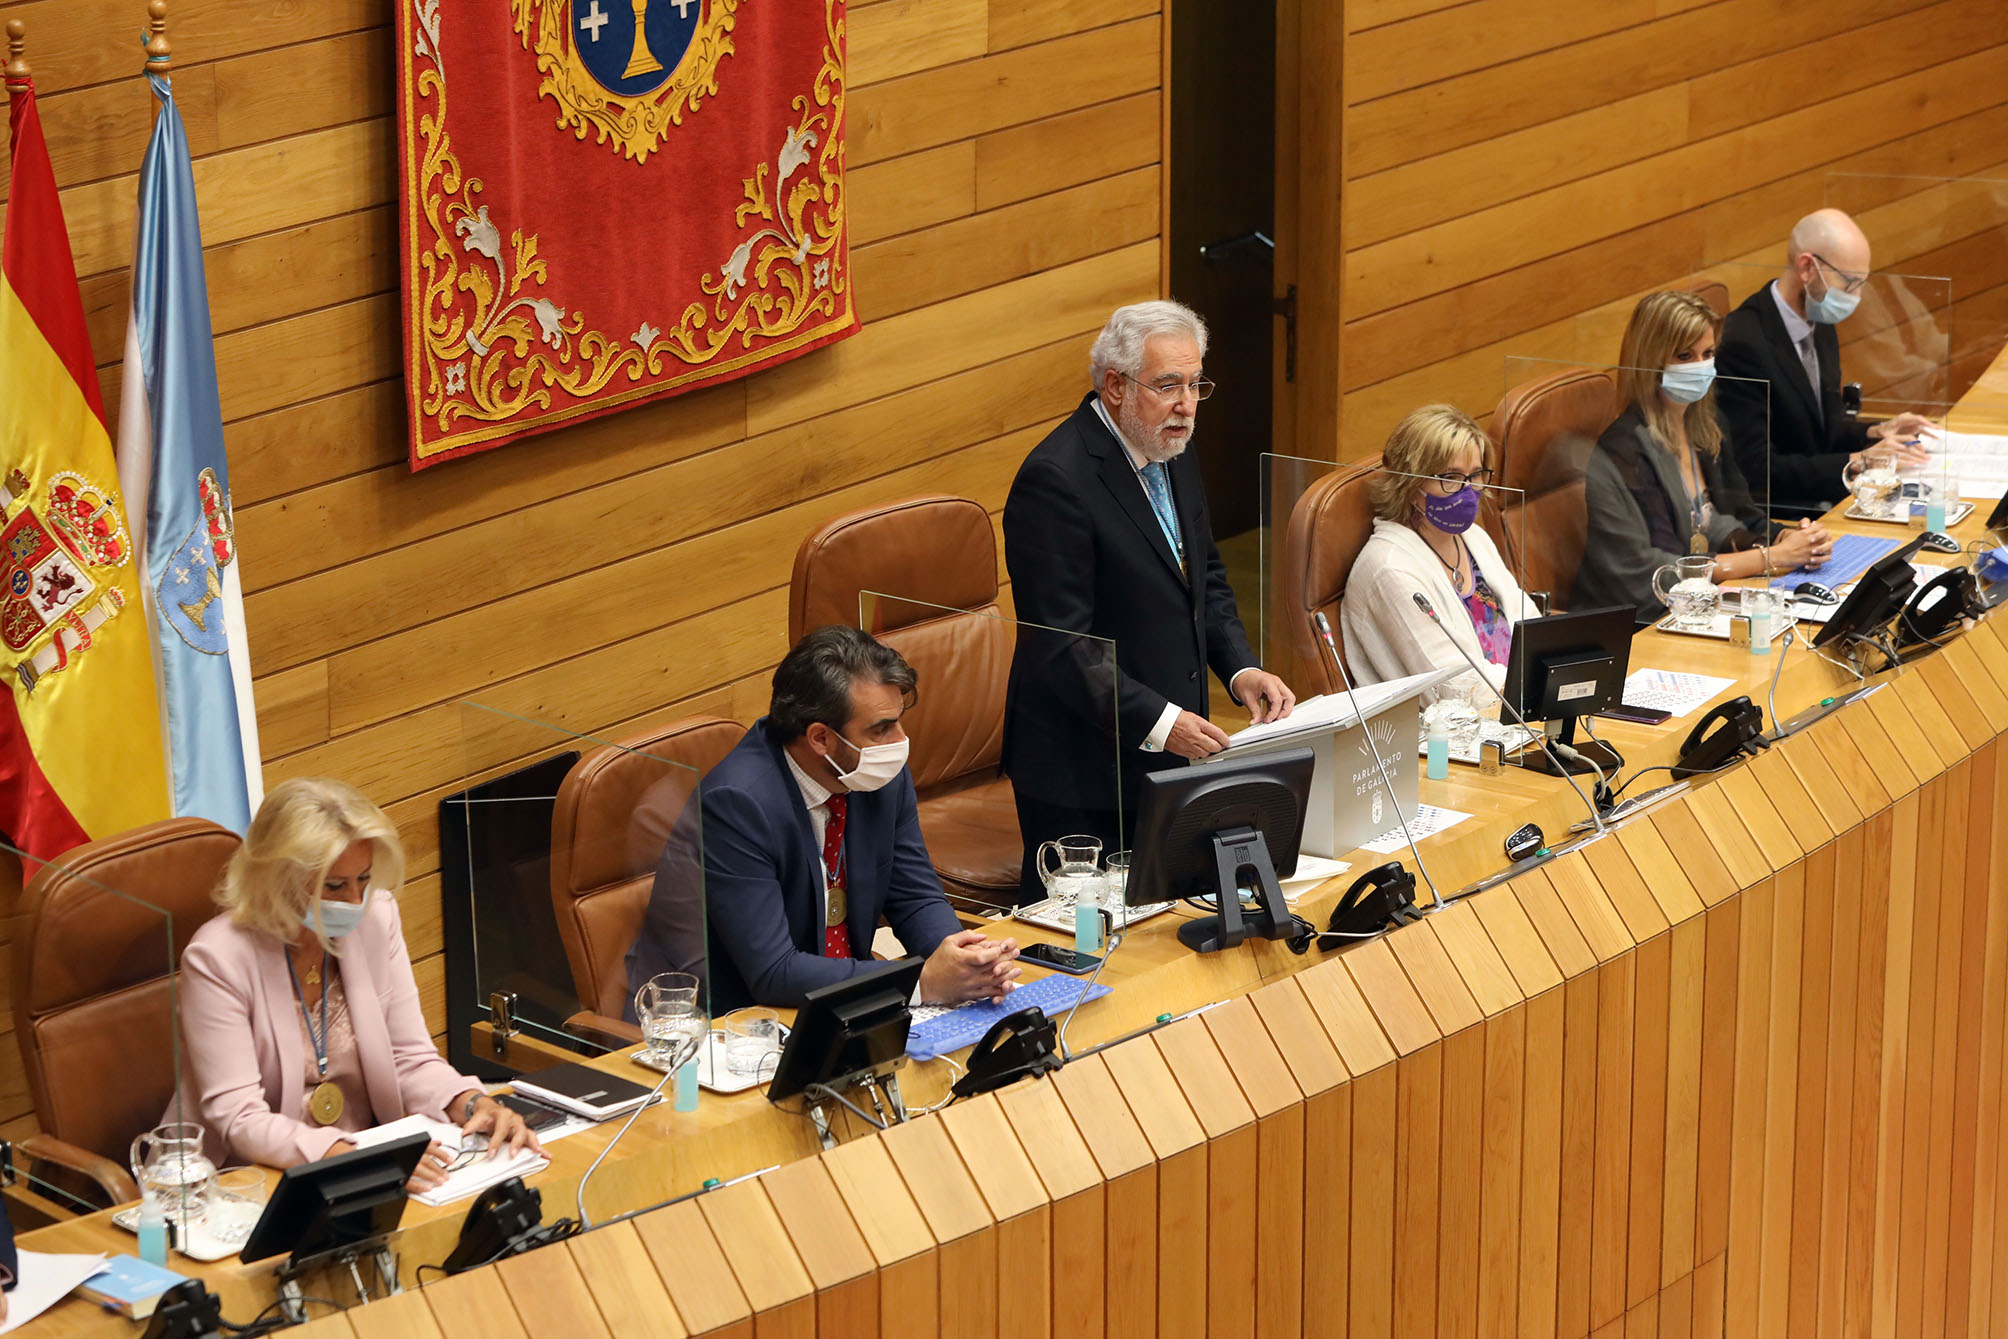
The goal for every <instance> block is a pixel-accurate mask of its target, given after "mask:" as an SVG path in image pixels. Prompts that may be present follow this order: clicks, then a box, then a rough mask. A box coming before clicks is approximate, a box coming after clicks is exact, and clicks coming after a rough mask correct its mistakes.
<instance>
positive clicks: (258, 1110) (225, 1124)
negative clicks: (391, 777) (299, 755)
mask: <svg viewBox="0 0 2008 1339" xmlns="http://www.w3.org/2000/svg"><path fill="white" fill-rule="evenodd" d="M403 882H404V850H403V847H402V845H401V844H400V843H399V841H398V837H397V830H396V829H395V828H393V827H392V826H391V823H390V820H389V819H388V818H386V817H385V816H384V812H383V810H381V809H379V808H377V806H376V805H375V804H373V803H371V802H370V800H369V799H368V798H367V797H365V796H364V795H363V794H362V793H361V792H360V791H357V790H356V789H355V788H354V787H352V786H347V785H344V784H343V783H341V782H339V781H329V780H324V779H320V778H302V779H298V780H293V781H287V782H284V783H282V784H280V785H279V786H277V787H275V788H274V789H273V790H272V792H271V793H270V794H269V795H267V796H266V797H265V802H264V804H262V805H260V806H259V809H258V815H257V817H256V818H254V819H252V820H251V830H250V832H249V834H248V835H247V836H246V837H245V839H244V845H243V846H242V847H240V848H239V849H238V851H237V853H236V855H234V856H232V857H231V860H230V863H229V865H228V866H227V867H226V868H225V870H224V874H223V881H222V885H221V887H220V888H219V889H218V890H217V894H216V900H217V903H218V905H220V906H221V907H222V908H223V914H222V915H220V916H217V917H215V918H214V919H212V920H211V921H210V922H209V923H208V924H206V925H204V926H203V927H202V928H201V929H200V930H197V931H196V932H195V936H194V938H192V939H191V940H189V943H188V947H187V949H186V950H184V951H183V953H182V958H181V980H180V1004H181V1045H182V1075H183V1077H182V1084H181V1105H182V1111H183V1113H184V1115H185V1118H186V1119H189V1120H195V1121H200V1122H201V1124H202V1127H203V1130H204V1131H205V1133H206V1135H207V1137H208V1152H209V1154H210V1156H211V1157H212V1158H215V1159H216V1160H217V1161H218V1163H219V1165H220V1164H222V1163H224V1162H244V1163H259V1164H262V1165H264V1166H267V1167H291V1166H293V1165H294V1164H296V1163H301V1162H310V1161H313V1160H314V1159H316V1158H323V1157H327V1156H329V1155H330V1154H334V1153H344V1152H347V1151H348V1150H349V1149H350V1148H351V1147H353V1145H352V1144H351V1143H350V1141H349V1139H348V1136H349V1135H350V1134H353V1133H355V1132H356V1131H359V1130H366V1129H368V1128H369V1127H371V1126H373V1125H381V1124H383V1123H384V1122H386V1121H392V1120H396V1119H398V1118H399V1117H401V1116H405V1115H409V1114H413V1113H422V1114H424V1115H427V1116H432V1117H435V1118H441V1119H445V1120H448V1121H451V1122H452V1123H454V1124H456V1125H458V1126H460V1127H461V1129H462V1130H464V1131H465V1132H467V1133H469V1134H482V1135H486V1136H487V1137H488V1139H489V1141H490V1144H491V1146H493V1147H495V1148H497V1149H498V1150H499V1149H501V1148H505V1147H506V1148H507V1149H509V1150H511V1151H514V1150H516V1149H519V1148H522V1147H525V1146H528V1147H531V1148H535V1147H536V1146H537V1140H536V1136H535V1135H533V1134H532V1133H531V1132H530V1130H529V1128H528V1127H527V1126H525V1125H524V1124H523V1119H522V1117H520V1116H518V1115H517V1114H516V1113H515V1112H513V1111H510V1110H509V1109H508V1108H507V1107H504V1106H502V1105H501V1104H500V1103H498V1102H496V1101H495V1100H494V1099H493V1098H491V1097H489V1096H488V1095H487V1094H486V1093H485V1092H484V1091H483V1090H482V1088H481V1085H480V1084H479V1083H478V1082H476V1081H475V1080H473V1079H470V1078H468V1077H467V1076H466V1075H464V1074H461V1073H459V1072H458V1071H456V1070H455V1069H454V1068H453V1066H451V1065H449V1064H447V1063H446V1061H445V1060H443V1059H441V1058H440V1055H439V1052H438V1050H437V1049H436V1048H434V1046H433V1044H432V1038H431V1036H430V1035H429V1034H428V1033H427V1031H426V1027H425V1017H424V1015H423V1013H421V1012H420V1010H419V1004H418V983H417V982H416V981H415V980H414V979H413V978H412V972H411V957H410V955H409V954H408V953H407V951H406V949H405V944H404V931H403V927H402V923H401V921H400V919H399V916H398V907H397V898H396V896H395V894H396V891H397V889H398V888H400V887H401V886H402V884H403ZM447 1162H448V1155H447V1154H446V1152H445V1151H444V1150H443V1149H441V1147H440V1146H439V1145H438V1144H434V1145H433V1146H432V1148H431V1149H430V1150H428V1152H427V1154H426V1156H425V1158H424V1159H423V1160H422V1161H421V1162H420V1163H419V1167H418V1171H417V1172H416V1174H414V1175H413V1177H412V1183H411V1188H412V1189H413V1190H422V1189H424V1188H426V1187H427V1186H430V1185H434V1184H437V1183H438V1182H440V1181H442V1180H444V1179H445V1167H446V1165H447Z"/></svg>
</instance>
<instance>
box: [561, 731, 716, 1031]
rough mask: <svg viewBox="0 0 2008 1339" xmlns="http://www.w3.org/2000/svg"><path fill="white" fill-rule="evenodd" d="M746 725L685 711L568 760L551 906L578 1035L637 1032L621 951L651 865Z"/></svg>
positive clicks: (635, 923)
mask: <svg viewBox="0 0 2008 1339" xmlns="http://www.w3.org/2000/svg"><path fill="white" fill-rule="evenodd" d="M745 733H746V727H745V726H743V725H739V724H737V723H735V722H733V721H726V720H720V719H719V718H718V717H716V716H691V717H688V718H686V719H684V720H680V721H676V722H674V723H672V724H670V725H666V726H663V727H662V728H661V729H658V730H650V731H648V732H646V733H643V734H638V735H634V736H632V737H630V738H627V739H622V740H618V741H616V742H614V743H612V744H606V745H603V746H601V747H599V748H596V749H594V750H593V751H592V752H590V753H588V754H586V755H585V756H584V757H582V758H580V759H579V761H578V762H576V763H574V764H573V765H572V770H571V771H569V772H567V773H565V780H564V783H563V784H562V785H560V786H559V787H558V803H557V807H556V809H555V810H554V811H553V813H552V815H551V909H552V911H553V912H555V913H556V916H557V921H558V935H559V937H560V938H562V939H563V940H564V941H565V959H566V961H567V962H569V963H570V964H571V968H572V984H573V986H574V987H575V988H576V990H577V991H578V996H579V1010H580V1011H579V1013H577V1014H575V1015H573V1017H572V1018H571V1019H569V1020H568V1021H567V1023H566V1027H567V1029H568V1030H570V1031H574V1032H577V1033H579V1034H580V1035H582V1036H589V1037H590V1036H595V1035H597V1037H598V1038H599V1039H601V1040H605V1039H608V1038H611V1039H614V1040H616V1041H632V1040H636V1039H639V1038H640V1036H641V1030H640V1029H639V1028H637V1027H636V1026H635V1025H634V1024H632V1023H624V1022H622V1021H621V1015H622V1013H623V1012H624V1009H625V1005H626V1003H627V951H628V949H629V947H630V946H632V945H633V943H634V940H635V936H636V935H637V934H639V933H640V932H641V923H642V917H643V915H644V913H646V911H647V910H648V895H649V889H650V887H651V886H652V885H653V883H654V882H655V867H656V862H657V860H658V859H659V858H660V857H661V855H662V848H663V845H664V843H666V842H667V841H668V840H669V834H670V830H671V829H672V828H674V827H675V826H676V820H677V819H678V818H679V817H680V816H681V815H682V813H683V809H684V806H685V804H687V803H688V802H689V800H690V797H691V795H692V794H693V793H695V791H696V789H697V783H698V782H700V781H702V780H703V779H704V774H705V773H706V772H708V771H710V770H711V769H712V768H713V767H714V766H716V765H717V763H718V760H719V759H721V758H723V757H724V756H725V755H726V754H727V753H730V752H731V751H732V747H733V745H735V744H737V743H738V742H739V740H740V739H741V737H743V736H744V735H745Z"/></svg>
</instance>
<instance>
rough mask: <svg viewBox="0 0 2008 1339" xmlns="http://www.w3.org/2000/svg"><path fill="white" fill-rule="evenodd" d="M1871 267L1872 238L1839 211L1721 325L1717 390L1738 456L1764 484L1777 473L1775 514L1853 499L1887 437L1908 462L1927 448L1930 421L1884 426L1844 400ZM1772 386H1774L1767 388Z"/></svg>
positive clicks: (1820, 221) (1804, 236)
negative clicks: (1855, 321)
mask: <svg viewBox="0 0 2008 1339" xmlns="http://www.w3.org/2000/svg"><path fill="white" fill-rule="evenodd" d="M1869 275H1870V268H1869V239H1868V238H1867V237H1866V236H1864V235H1863V233H1862V230H1861V228H1860V227H1858V226H1857V225H1856V223H1855V221H1854V220H1853V219H1851V218H1849V217H1848V216H1847V215H1846V214H1844V213H1842V212H1841V211H1840V210H1838V209H1821V210H1817V211H1815V212H1814V213H1811V214H1808V215H1806V217H1804V218H1802V219H1800V220H1799V222H1798V224H1797V225H1796V226H1794V227H1793V229H1792V236H1791V240H1790V242H1789V243H1788V244H1787V245H1786V248H1785V270H1784V272H1783V273H1782V274H1780V275H1779V276H1778V277H1777V278H1776V279H1774V280H1772V281H1771V282H1770V283H1768V284H1766V285H1764V287H1762V288H1760V289H1758V290H1757V291H1756V292H1755V293H1753V294H1751V295H1750V296H1749V297H1748V298H1747V299H1745V300H1744V302H1743V305H1742V306H1740V307H1738V308H1737V309H1736V310H1735V311H1733V312H1731V313H1729V316H1728V319H1727V320H1725V321H1724V322H1723V323H1722V340H1721V345H1720V347H1719V348H1718V349H1717V351H1716V355H1715V368H1716V371H1717V373H1718V374H1719V375H1718V377H1717V380H1716V382H1715V396H1716V400H1717V402H1718V403H1719V404H1720V406H1721V411H1722V418H1723V426H1724V428H1725V429H1726V430H1727V434H1728V437H1729V444H1730V448H1731V449H1732V450H1733V451H1735V453H1736V463H1737V464H1738V466H1740V467H1741V468H1742V471H1743V477H1744V478H1746V479H1748V480H1749V481H1750V486H1751V488H1752V490H1753V491H1755V492H1757V493H1759V494H1760V495H1761V494H1762V492H1763V490H1764V481H1765V480H1766V479H1767V478H1768V479H1769V480H1770V511H1771V514H1772V515H1773V516H1778V517H1784V516H1818V515H1821V514H1823V513H1825V512H1826V511H1827V509H1828V508H1830V507H1832V506H1833V505H1834V504H1835V503H1836V502H1839V501H1840V500H1841V499H1842V498H1843V497H1845V496H1846V495H1847V491H1848V486H1847V484H1846V482H1845V481H1844V476H1845V472H1846V470H1847V468H1848V466H1849V464H1850V463H1852V462H1855V461H1857V460H1858V458H1859V457H1860V455H1861V453H1862V452H1863V451H1864V450H1865V449H1866V448H1868V447H1869V446H1870V445H1871V444H1874V443H1879V442H1881V441H1884V440H1888V441H1889V442H1890V444H1891V445H1892V446H1894V447H1895V448H1896V449H1897V451H1898V458H1899V463H1900V464H1901V465H1903V466H1905V467H1907V468H1908V467H1914V466H1917V465H1922V464H1923V463H1924V462H1925V460H1926V459H1928V453H1927V451H1926V450H1925V447H1924V445H1923V443H1922V442H1920V441H1919V440H1918V434H1919V432H1920V431H1921V430H1922V429H1924V428H1927V427H1929V426H1931V421H1930V420H1929V419H1926V418H1925V417H1923V416H1922V415H1919V414H1899V415H1897V416H1896V417H1895V418H1892V419H1888V420H1885V421H1884V422H1881V423H1877V424H1874V425H1870V424H1866V423H1863V422H1862V421H1861V420H1859V419H1855V418H1850V417H1849V416H1848V414H1847V413H1846V411H1845V410H1843V409H1842V407H1841V381H1842V378H1841V342H1840V339H1839V337H1838V336H1837V335H1836V333H1835V329H1834V327H1835V326H1837V325H1839V324H1840V323H1841V322H1842V321H1844V320H1846V319H1847V318H1848V317H1849V316H1850V315H1852V314H1853V312H1854V310H1855V307H1856V305H1857V304H1858V303H1859V302H1860V301H1861V294H1862V290H1863V289H1864V288H1865V287H1867V285H1868V281H1869ZM1767 388H1768V391H1767Z"/></svg>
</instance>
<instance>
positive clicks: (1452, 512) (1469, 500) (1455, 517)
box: [1422, 484, 1478, 535]
mask: <svg viewBox="0 0 2008 1339" xmlns="http://www.w3.org/2000/svg"><path fill="white" fill-rule="evenodd" d="M1422 514H1423V515H1424V516H1427V517H1428V518H1429V523H1430V524H1431V525H1433V526H1435V527H1436V528H1437V529H1438V530H1441V531H1442V532H1443V533H1444V534H1446V535H1461V534H1463V533H1464V532H1465V531H1466V530H1469V529H1470V528H1471V523H1472V522H1473V521H1475V520H1477V519H1478V490H1477V489H1476V488H1473V487H1472V486H1471V485H1470V484H1466V485H1464V487H1462V488H1460V489H1458V490H1457V491H1456V492H1455V493H1452V494H1451V495H1450V496H1449V497H1438V496H1437V495H1436V494H1434V493H1424V494H1423V495H1422Z"/></svg>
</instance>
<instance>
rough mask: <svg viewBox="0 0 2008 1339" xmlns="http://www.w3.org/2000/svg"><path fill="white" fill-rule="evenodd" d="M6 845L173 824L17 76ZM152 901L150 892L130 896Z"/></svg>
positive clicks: (8, 343) (148, 657) (2, 705)
mask: <svg viewBox="0 0 2008 1339" xmlns="http://www.w3.org/2000/svg"><path fill="white" fill-rule="evenodd" d="M7 95H8V110H9V113H10V115H9V128H10V130H11V132H12V134H11V139H12V145H13V170H12V178H11V182H10V184H9V188H8V193H7V223H6V233H5V237H4V240H0V680H4V681H5V685H6V688H5V690H4V691H0V836H4V837H5V839H6V840H7V841H8V842H10V843H12V844H13V845H15V846H17V847H19V848H20V849H21V850H23V851H25V852H27V853H28V854H29V855H31V856H35V857H38V858H40V859H43V860H46V859H49V858H51V857H53V856H55V855H57V854H59V853H61V852H63V851H66V850H68V849H69V848H70V847H72V846H75V845H77V844H78V843H80V842H83V841H87V840H89V839H91V838H95V837H105V836H109V835H110V834H112V833H115V832H119V831H122V830H124V829H126V828H129V827H134V826H137V825H138V824H141V823H150V822H153V821H154V820H156V819H161V818H165V817H167V816H168V813H169V808H168V788H167V770H166V763H165V759H164V755H163V751H162V743H161V725H160V710H159V706H158V698H157V696H156V693H155V691H154V670H153V656H152V651H151V649H150V645H149V638H148V636H147V628H146V624H145V618H144V614H143V612H142V606H141V600H140V576H139V572H138V570H137V565H136V564H135V562H134V560H133V545H132V535H131V532H130V530H129V529H128V528H127V526H126V517H125V512H124V509H123V507H122V506H121V504H120V500H119V493H118V482H119V478H118V467H117V465H116V463H115V462H114V460H113V457H112V442H111V436H110V434H109V433H108V432H107V430H106V427H105V410H104V403H103V400H102V398H101V397H100V396H99V394H98V382H97V369H96V368H95V367H94V366H93V364H92V358H91V344H90V340H89V338H88V337H87V335H86V334H85V328H84V307H83V300H82V298H81V296H80V295H79V294H78V291H77V270H76V263H75V262H74V260H72V258H71V256H70V239H69V234H68V233H67V232H66V231H65V230H64V226H63V210H62V205H61V203H60V202H59V201H58V200H57V198H56V176H55V172H54V171H53V170H52V168H51V167H50V164H49V149H48V145H47V144H46V143H44V141H43V139H42V122H41V119H40V117H39V116H37V115H36V112H35V91H34V87H33V85H32V84H31V83H30V82H29V81H28V80H27V79H26V78H25V77H19V78H17V77H9V78H8V80H7ZM132 891H136V892H139V893H140V895H141V896H144V892H143V891H141V890H132Z"/></svg>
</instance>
